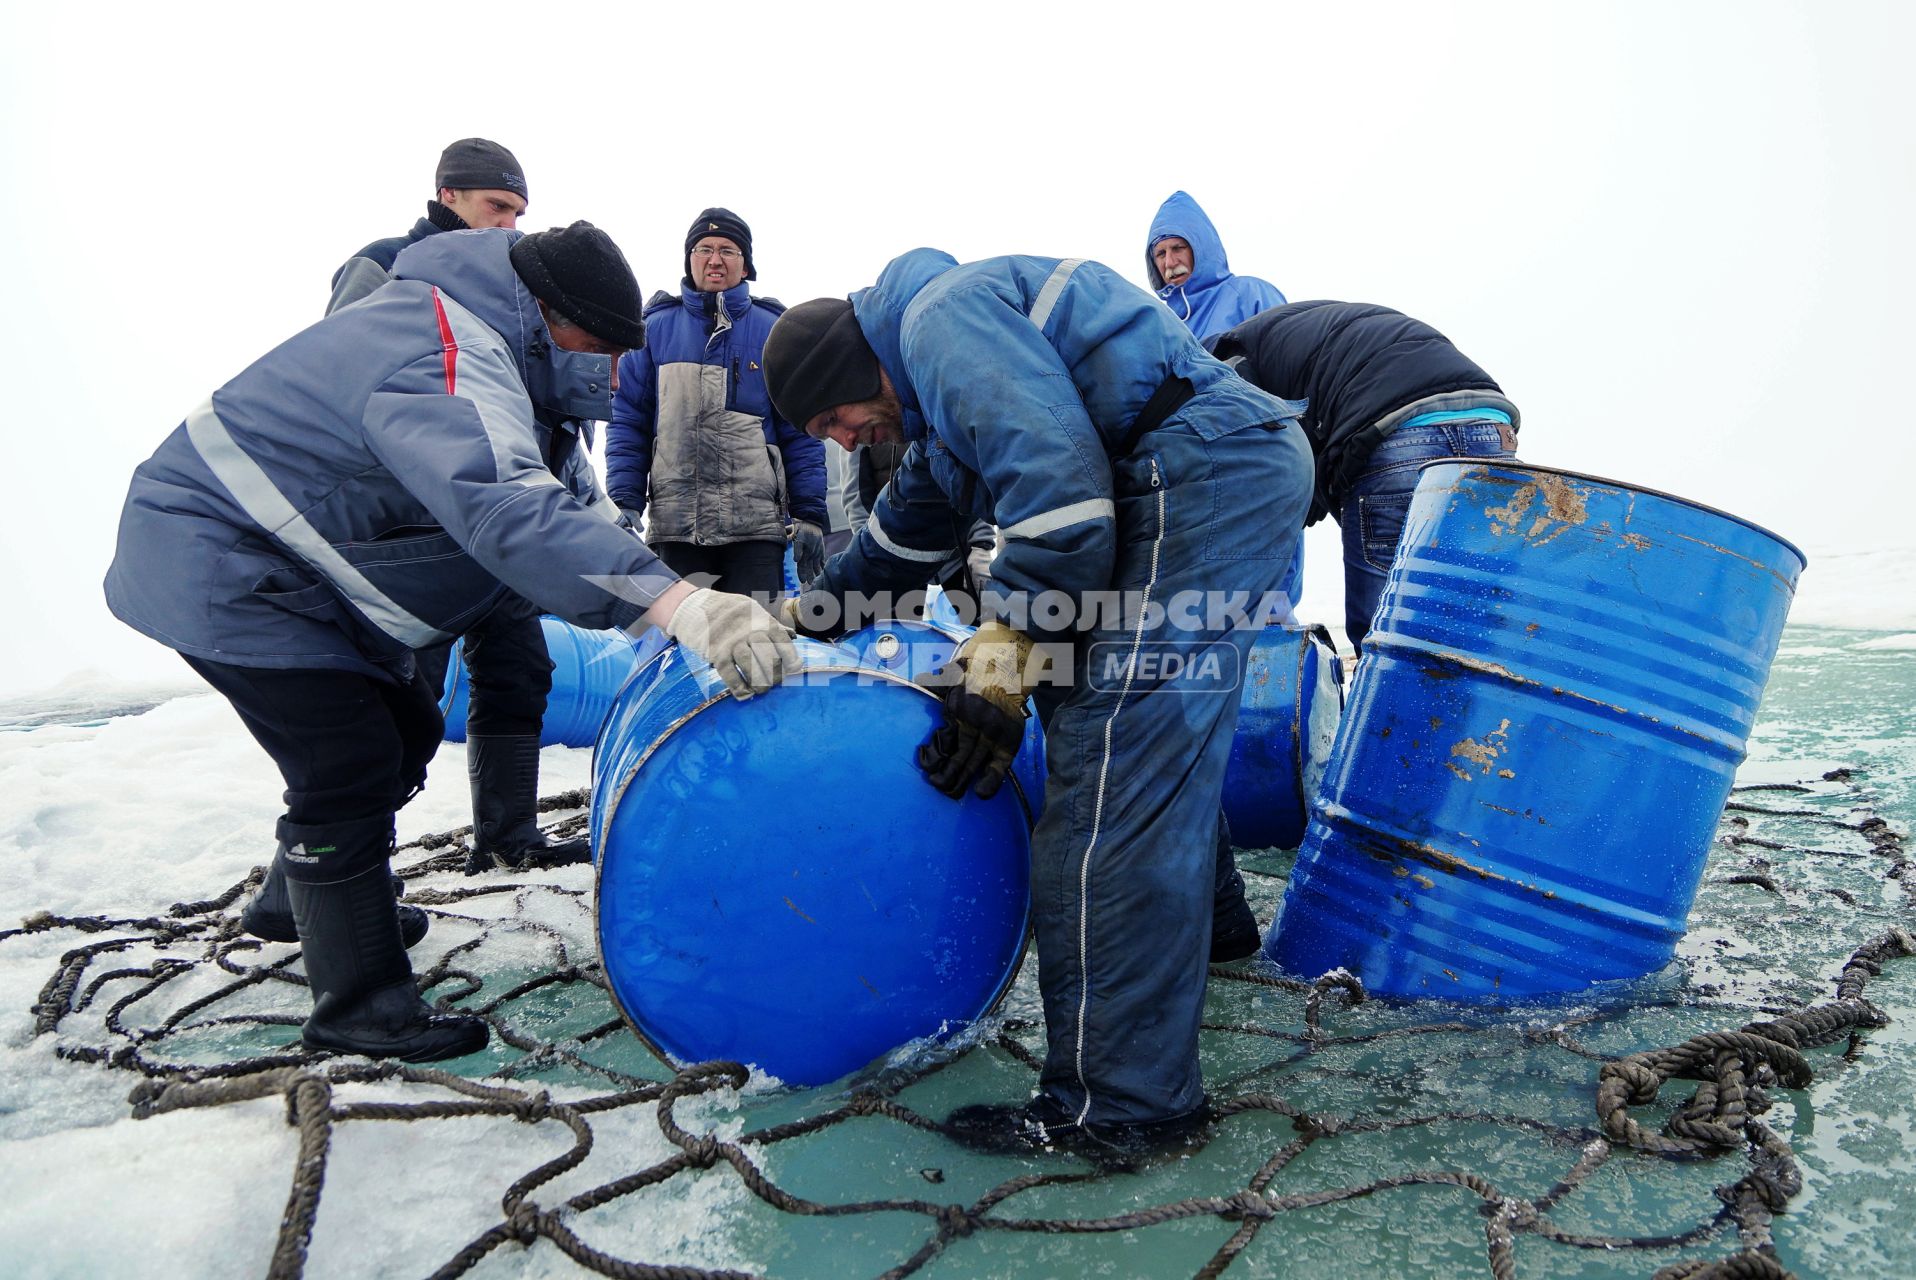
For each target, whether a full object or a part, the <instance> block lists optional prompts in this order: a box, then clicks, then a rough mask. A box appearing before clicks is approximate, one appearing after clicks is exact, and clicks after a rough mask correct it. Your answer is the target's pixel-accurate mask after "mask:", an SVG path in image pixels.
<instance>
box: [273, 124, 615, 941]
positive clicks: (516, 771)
mask: <svg viewBox="0 0 1916 1280" xmlns="http://www.w3.org/2000/svg"><path fill="white" fill-rule="evenodd" d="M433 189H434V190H435V191H437V192H438V198H437V199H434V200H429V201H427V202H426V216H425V217H423V218H421V219H419V221H418V222H416V223H414V224H413V228H412V230H411V231H409V232H407V233H406V234H405V235H403V236H393V237H391V238H389V239H385V240H375V241H373V242H372V243H371V244H369V245H367V246H366V247H365V248H363V249H361V250H360V251H359V252H358V253H356V254H354V255H353V256H352V257H351V258H349V259H348V260H347V261H346V263H345V265H344V266H342V267H340V269H339V270H338V271H336V272H334V273H333V292H332V296H331V298H330V299H328V301H327V304H326V313H327V314H328V315H331V314H332V313H333V312H335V311H337V310H339V309H340V308H341V307H344V306H350V305H351V304H352V303H355V302H358V301H359V300H360V299H361V298H364V297H366V296H367V295H368V294H370V293H372V292H373V290H375V289H377V288H379V287H380V286H381V285H383V284H385V283H386V282H387V281H388V280H390V279H392V269H393V262H394V260H395V259H397V258H398V256H399V254H400V253H401V252H402V251H403V250H405V249H407V248H409V247H411V246H412V245H415V244H417V243H419V241H421V240H424V239H425V238H426V237H428V236H434V235H438V234H440V233H441V232H445V231H462V230H470V229H474V228H485V227H505V228H507V229H511V228H512V227H513V226H514V225H515V224H516V223H517V221H518V218H519V215H520V214H521V213H523V212H524V211H525V208H526V200H527V199H528V198H529V195H530V192H529V190H528V188H527V186H526V175H525V170H524V169H523V168H521V167H520V165H519V160H518V157H516V156H514V155H513V154H512V152H510V151H508V150H507V149H506V148H504V147H502V146H500V145H499V144H498V143H496V142H493V141H491V140H490V139H487V138H461V139H459V141H457V142H454V143H452V144H451V145H450V146H448V147H447V148H446V149H445V151H444V152H443V153H441V155H440V157H439V164H438V167H437V168H436V169H435V170H434V173H433ZM535 415H536V416H537V417H538V418H539V420H540V424H541V425H542V426H544V427H547V428H549V429H551V430H553V431H562V432H567V433H570V434H572V435H574V436H576V437H577V438H578V440H579V441H580V443H581V445H582V446H583V445H590V444H591V441H592V437H591V434H590V433H591V424H590V423H585V422H568V421H564V420H562V419H560V417H559V415H557V414H555V413H553V412H552V411H551V410H549V409H544V408H540V407H538V406H535ZM555 439H558V437H555ZM562 443H563V442H562ZM559 478H560V479H561V480H563V481H564V482H565V484H566V487H567V488H568V489H571V490H572V493H573V496H574V497H576V498H578V499H579V501H580V502H583V503H585V504H587V505H588V506H589V505H592V504H593V503H595V502H599V501H603V500H604V495H603V494H602V493H601V492H600V490H599V482H598V478H597V477H596V476H595V475H593V473H592V467H591V464H590V463H589V462H587V461H586V449H585V448H584V447H576V448H571V449H570V450H569V455H568V456H567V459H566V462H565V465H564V468H563V469H562V470H561V471H560V473H559ZM458 639H459V641H460V651H461V658H462V661H463V662H464V664H465V667H466V672H467V690H468V697H467V702H466V725H465V729H466V769H467V777H468V779H469V781H470V784H471V787H472V852H471V854H470V857H469V859H468V861H467V864H466V874H468V875H472V874H475V873H477V872H479V871H482V870H486V869H488V868H491V867H495V866H497V867H502V868H505V869H509V870H516V869H519V868H521V867H526V866H535V865H549V864H553V863H561V862H579V861H584V860H586V859H587V858H589V857H590V856H591V854H590V851H589V850H588V849H587V848H586V841H585V838H584V837H582V836H581V837H578V838H575V839H571V840H561V841H556V842H555V841H549V840H548V839H547V838H546V835H545V832H544V831H542V830H541V829H540V827H539V735H540V730H541V728H542V726H543V723H544V720H545V712H546V699H547V695H548V694H550V693H551V691H552V657H551V655H550V654H549V653H548V652H547V651H546V640H545V629H544V627H543V625H542V624H541V623H540V621H539V610H538V608H537V607H535V606H534V605H532V604H531V603H530V602H529V601H527V600H526V599H525V598H524V597H522V596H518V595H508V596H507V597H505V598H504V599H502V600H500V601H499V602H498V603H497V604H495V605H494V606H493V607H492V608H491V609H490V610H488V611H487V613H486V614H485V616H484V617H482V618H479V619H478V620H477V621H475V622H474V623H473V624H472V625H471V626H470V627H468V628H466V630H465V631H464V632H463V633H462V634H461V635H460V636H459V637H458ZM452 649H453V641H452V640H450V639H449V640H447V641H446V642H445V643H443V644H438V645H434V646H433V647H431V648H429V649H423V650H421V651H420V652H419V654H418V659H419V669H420V670H421V671H422V672H423V673H424V674H425V677H426V683H427V684H428V685H429V686H430V687H431V688H432V689H433V690H434V691H435V693H436V694H438V695H439V696H440V697H441V700H442V701H443V700H444V699H443V686H444V684H445V678H446V667H447V665H448V664H449V663H450V661H451V658H452ZM400 916H401V919H402V922H403V923H404V924H405V926H406V939H407V940H406V945H407V946H411V945H412V944H413V943H414V942H416V941H418V938H419V936H421V935H423V934H424V932H425V923H426V918H425V916H424V915H423V914H420V913H416V912H413V911H412V910H411V909H410V908H407V907H403V906H402V907H401V908H400ZM240 924H241V925H242V927H244V928H245V929H246V931H247V932H248V933H250V934H252V935H253V936H255V937H258V938H265V939H267V940H269V941H273V942H291V941H293V940H294V933H293V919H292V914H291V908H290V907H289V906H288V904H287V900H286V890H285V876H284V869H283V867H282V866H281V864H280V862H279V861H278V860H277V859H276V860H275V861H274V863H273V865H272V867H271V868H270V869H269V870H268V872H267V877H266V883H265V884H264V885H262V886H261V888H260V891H259V892H258V893H257V894H255V895H254V897H253V898H252V900H251V901H249V902H248V903H247V904H246V908H245V910H244V911H242V912H241V913H240Z"/></svg>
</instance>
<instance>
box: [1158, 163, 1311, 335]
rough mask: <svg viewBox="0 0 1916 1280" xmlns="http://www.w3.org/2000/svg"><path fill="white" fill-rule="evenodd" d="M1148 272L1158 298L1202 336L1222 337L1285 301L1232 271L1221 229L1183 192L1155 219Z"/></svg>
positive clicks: (1264, 282)
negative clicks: (1212, 223)
mask: <svg viewBox="0 0 1916 1280" xmlns="http://www.w3.org/2000/svg"><path fill="white" fill-rule="evenodd" d="M1144 272H1145V275H1146V277H1147V278H1148V279H1149V280H1150V281H1151V287H1152V288H1153V289H1156V290H1157V291H1158V297H1160V298H1162V299H1164V301H1165V304H1166V305H1167V306H1169V307H1170V308H1171V310H1172V311H1174V312H1176V313H1177V316H1178V319H1180V320H1182V321H1184V323H1185V324H1186V325H1188V326H1190V329H1191V332H1192V333H1195V334H1196V335H1197V336H1198V337H1200V338H1208V337H1210V336H1211V335H1212V334H1214V333H1222V332H1224V331H1225V330H1226V329H1229V328H1230V327H1232V326H1233V325H1238V324H1242V323H1243V322H1244V321H1246V320H1249V319H1250V318H1251V317H1252V316H1254V315H1256V314H1257V313H1258V312H1260V311H1263V310H1264V309H1265V308H1267V307H1275V306H1279V305H1281V304H1282V303H1283V301H1284V295H1283V293H1281V292H1280V291H1279V290H1278V287H1277V286H1276V285H1274V284H1272V283H1271V282H1270V281H1268V280H1260V279H1258V278H1257V277H1256V276H1240V275H1235V274H1233V273H1232V271H1231V263H1230V259H1228V258H1227V257H1225V255H1224V241H1223V240H1221V239H1220V238H1219V237H1218V234H1217V228H1216V227H1214V226H1212V225H1211V219H1210V218H1209V217H1207V216H1205V213H1204V210H1203V209H1201V208H1199V207H1198V202H1197V201H1195V200H1193V199H1192V198H1191V197H1190V196H1188V195H1186V194H1185V193H1184V192H1182V191H1173V192H1172V193H1171V196H1170V198H1169V199H1168V200H1166V201H1165V202H1164V203H1163V204H1162V205H1161V206H1159V208H1158V214H1157V217H1155V218H1153V219H1151V231H1150V234H1149V235H1148V236H1146V238H1145V242H1144Z"/></svg>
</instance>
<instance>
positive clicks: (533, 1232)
mask: <svg viewBox="0 0 1916 1280" xmlns="http://www.w3.org/2000/svg"><path fill="white" fill-rule="evenodd" d="M543 1216H544V1215H543V1214H541V1213H540V1212H539V1206H538V1205H536V1204H533V1203H531V1202H530V1201H526V1202H522V1203H521V1204H520V1205H519V1207H518V1208H516V1209H514V1210H513V1211H512V1216H511V1217H510V1218H508V1219H506V1226H508V1227H509V1228H511V1230H512V1238H513V1239H514V1240H517V1241H518V1242H519V1243H520V1244H522V1245H526V1246H527V1247H530V1246H532V1245H534V1244H536V1243H537V1242H538V1240H539V1221H540V1219H541V1218H542V1217H543Z"/></svg>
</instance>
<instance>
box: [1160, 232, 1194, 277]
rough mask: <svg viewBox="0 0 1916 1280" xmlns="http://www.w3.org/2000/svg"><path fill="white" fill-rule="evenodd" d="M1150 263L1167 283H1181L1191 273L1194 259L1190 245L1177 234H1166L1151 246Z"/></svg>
mask: <svg viewBox="0 0 1916 1280" xmlns="http://www.w3.org/2000/svg"><path fill="white" fill-rule="evenodd" d="M1151 263H1152V265H1153V266H1155V267H1157V269H1158V275H1159V276H1160V277H1162V278H1163V280H1164V283H1165V284H1167V285H1174V284H1182V283H1184V277H1186V276H1188V275H1190V274H1191V268H1192V266H1193V265H1195V259H1194V258H1193V257H1192V254H1191V246H1190V244H1189V243H1188V242H1187V241H1185V240H1184V239H1183V238H1181V237H1179V236H1166V237H1164V239H1162V240H1160V241H1158V242H1157V243H1156V244H1154V245H1152V246H1151Z"/></svg>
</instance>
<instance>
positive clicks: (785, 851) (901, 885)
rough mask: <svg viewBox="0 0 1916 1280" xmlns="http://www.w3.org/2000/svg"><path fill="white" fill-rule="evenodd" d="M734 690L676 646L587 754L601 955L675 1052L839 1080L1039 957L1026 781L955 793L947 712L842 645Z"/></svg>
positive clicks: (952, 1028) (622, 701) (981, 1003)
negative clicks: (986, 795)
mask: <svg viewBox="0 0 1916 1280" xmlns="http://www.w3.org/2000/svg"><path fill="white" fill-rule="evenodd" d="M798 645H799V649H800V653H801V657H802V660H803V669H802V670H801V671H800V672H798V673H797V674H795V675H793V676H791V677H789V678H788V679H787V681H786V683H785V684H784V685H782V686H780V687H779V688H777V689H774V690H771V691H770V692H769V693H766V694H763V695H760V696H759V697H756V698H753V699H751V700H749V701H745V702H740V701H737V700H735V699H733V698H730V697H727V696H726V695H725V693H724V689H723V686H722V685H721V684H720V683H719V680H718V677H717V676H716V675H714V674H713V673H712V671H711V669H710V668H709V667H707V666H705V665H704V664H703V663H700V662H698V661H696V660H691V661H688V660H687V658H686V655H685V654H683V653H682V651H681V650H680V649H679V648H678V647H677V646H672V647H671V648H669V649H667V650H666V651H665V652H664V653H662V654H660V655H659V656H658V657H657V658H655V659H653V660H652V661H651V662H648V663H646V664H645V665H644V666H642V667H640V668H639V670H638V671H636V672H635V673H634V674H633V676H632V678H631V680H630V682H629V683H628V684H627V685H626V687H625V688H624V689H623V690H622V691H621V692H620V694H619V696H618V699H617V700H616V702H615V704H614V707H613V710H612V714H611V715H610V716H609V717H608V718H607V720H606V724H605V729H604V731H603V733H602V734H601V735H600V739H599V743H598V746H597V748H596V750H595V751H594V754H593V763H592V772H593V791H592V807H591V820H590V821H591V836H592V848H593V852H594V856H595V858H596V861H597V864H598V885H597V888H598V931H599V952H600V956H601V958H602V960H603V962H604V965H605V973H606V977H607V979H608V980H609V985H610V987H611V990H612V996H613V999H614V1001H615V1002H616V1003H617V1004H618V1007H619V1009H620V1011H621V1013H622V1014H623V1015H624V1016H625V1018H626V1020H627V1022H628V1023H629V1024H630V1025H631V1026H632V1028H633V1029H634V1030H635V1031H636V1032H637V1033H638V1034H639V1035H640V1036H641V1037H642V1038H643V1039H644V1040H645V1042H646V1043H647V1044H649V1045H650V1046H652V1048H653V1049H654V1050H655V1051H656V1052H658V1053H659V1054H660V1056H662V1057H663V1058H665V1059H666V1060H667V1061H668V1062H671V1063H673V1064H677V1065H683V1064H685V1063H690V1062H698V1061H702V1060H705V1059H709V1058H728V1059H734V1060H737V1061H742V1062H746V1063H750V1064H753V1065H755V1066H757V1067H759V1068H761V1069H763V1070H764V1071H766V1072H767V1073H769V1074H770V1075H773V1076H776V1077H777V1078H779V1079H780V1080H783V1081H785V1082H786V1083H788V1084H795V1085H816V1084H822V1083H825V1082H827V1081H830V1080H835V1079H838V1078H839V1077H841V1076H843V1075H845V1074H847V1073H848V1072H851V1071H855V1070H857V1069H858V1068H860V1067H863V1066H865V1065H866V1064H868V1063H870V1062H871V1061H872V1060H873V1059H874V1058H877V1057H879V1056H881V1055H883V1054H886V1053H888V1052H890V1051H891V1050H893V1049H896V1048H898V1047H899V1046H901V1045H904V1044H907V1043H909V1042H911V1041H914V1040H919V1039H921V1038H938V1037H943V1036H947V1035H950V1034H954V1033H956V1032H958V1031H960V1030H961V1029H963V1028H964V1027H965V1026H967V1025H969V1024H970V1023H972V1022H974V1021H976V1020H977V1019H978V1018H980V1017H982V1016H984V1015H985V1014H987V1013H988V1012H990V1010H991V1009H992V1008H993V1007H994V1006H995V1005H996V1004H997V1002H998V1000H999V998H1000V997H1001V996H1002V995H1003V993H1004V992H1005V990H1006V989H1007V988H1008V987H1009V986H1010V984H1011V981H1012V979H1013V978H1014V977H1015V976H1016V974H1017V968H1018V963H1019V960H1020V958H1021V957H1022V956H1023V954H1024V944H1025V930H1026V915H1027V908H1028V898H1029V873H1028V864H1029V859H1030V834H1029V827H1028V826H1027V824H1026V819H1025V813H1024V809H1023V807H1022V806H1021V805H1020V803H1019V801H1018V799H1017V797H1016V795H1015V793H1014V790H1013V788H1010V787H1006V788H1004V789H1003V790H1001V791H1000V792H999V793H998V794H997V795H996V796H994V797H992V799H990V800H988V801H987V800H980V799H978V798H977V797H976V796H973V795H967V796H966V797H965V798H964V799H963V800H961V801H956V802H954V801H951V800H948V799H946V798H945V797H944V796H942V795H940V794H938V793H937V792H936V791H934V790H933V789H932V788H931V786H930V784H929V783H927V782H926V781H925V780H924V778H923V777H922V776H921V775H920V773H919V772H918V768H917V765H916V763H915V760H914V752H915V750H916V747H917V745H918V743H919V742H921V741H923V740H924V738H925V736H926V735H927V734H928V733H930V731H931V729H932V728H933V726H934V725H936V723H937V720H938V714H939V709H938V704H937V701H936V700H935V699H934V698H933V697H932V696H931V695H930V694H929V693H927V692H926V691H924V690H922V689H919V688H917V687H916V686H914V685H912V684H911V682H910V681H909V680H906V679H904V678H903V677H902V676H899V675H896V674H893V673H891V672H888V671H884V670H882V669H879V668H876V667H871V666H866V665H863V664H861V663H860V662H859V661H858V660H857V659H856V658H855V657H854V656H853V655H851V654H850V653H848V652H847V651H845V650H843V649H839V648H836V647H834V646H831V645H824V644H818V643H815V642H813V641H809V640H800V641H798Z"/></svg>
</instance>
